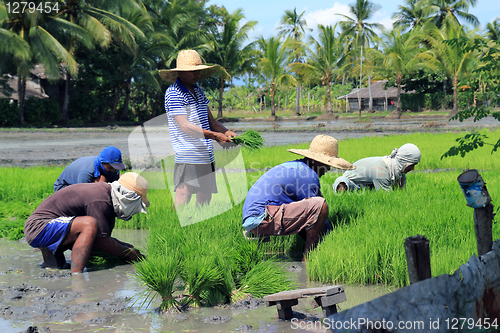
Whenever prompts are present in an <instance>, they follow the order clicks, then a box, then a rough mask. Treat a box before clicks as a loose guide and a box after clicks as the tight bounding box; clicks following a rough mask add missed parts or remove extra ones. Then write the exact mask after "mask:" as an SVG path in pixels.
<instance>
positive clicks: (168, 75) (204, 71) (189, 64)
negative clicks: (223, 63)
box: [159, 50, 220, 82]
mask: <svg viewBox="0 0 500 333" xmlns="http://www.w3.org/2000/svg"><path fill="white" fill-rule="evenodd" d="M219 68H220V66H219V65H211V66H209V65H204V64H203V62H202V61H201V57H200V55H199V54H198V52H196V51H195V50H183V51H181V52H179V54H178V55H177V67H176V68H174V69H162V70H160V71H159V74H160V77H161V78H162V79H163V80H165V81H169V82H175V80H176V79H177V77H179V72H190V71H200V78H199V81H201V80H205V79H206V78H208V77H210V76H212V75H213V74H215V73H216V72H217V71H218V70H219Z"/></svg>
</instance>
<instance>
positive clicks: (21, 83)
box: [17, 75, 26, 125]
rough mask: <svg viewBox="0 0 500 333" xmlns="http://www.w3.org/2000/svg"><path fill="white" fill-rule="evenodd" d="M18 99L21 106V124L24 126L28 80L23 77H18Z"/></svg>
mask: <svg viewBox="0 0 500 333" xmlns="http://www.w3.org/2000/svg"><path fill="white" fill-rule="evenodd" d="M17 96H18V97H17V98H18V100H17V101H18V106H19V124H21V125H24V124H25V121H24V105H25V98H26V78H25V77H23V76H22V75H19V76H18V80H17Z"/></svg>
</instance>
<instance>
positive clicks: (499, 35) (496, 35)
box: [486, 17, 500, 41]
mask: <svg viewBox="0 0 500 333" xmlns="http://www.w3.org/2000/svg"><path fill="white" fill-rule="evenodd" d="M486 35H487V36H488V38H489V39H490V40H494V41H499V40H500V18H498V17H497V18H496V19H495V20H494V21H493V22H490V23H488V24H487V25H486Z"/></svg>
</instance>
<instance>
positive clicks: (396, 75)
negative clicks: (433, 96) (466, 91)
mask: <svg viewBox="0 0 500 333" xmlns="http://www.w3.org/2000/svg"><path fill="white" fill-rule="evenodd" d="M381 39H382V50H381V51H377V50H373V51H372V52H371V53H372V54H373V56H374V57H375V58H376V59H379V60H380V63H379V64H380V66H379V67H378V72H379V73H380V74H381V75H382V76H385V77H387V78H388V79H391V78H392V79H394V81H395V83H396V86H397V105H396V115H397V117H398V118H399V117H401V83H402V82H403V79H404V78H405V77H408V76H410V75H411V74H413V73H415V72H416V71H417V70H419V69H424V68H426V67H427V68H430V69H431V70H436V69H437V64H436V60H435V58H434V55H433V53H432V52H431V51H429V50H426V49H421V48H420V47H419V44H420V42H421V41H422V39H423V36H422V34H421V33H420V31H418V30H414V31H412V32H409V33H406V34H403V33H402V30H401V28H395V29H393V30H391V31H384V32H383V36H382V38H381Z"/></svg>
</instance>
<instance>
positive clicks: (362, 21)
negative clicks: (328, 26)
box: [337, 0, 382, 118]
mask: <svg viewBox="0 0 500 333" xmlns="http://www.w3.org/2000/svg"><path fill="white" fill-rule="evenodd" d="M376 9H377V7H376V6H375V4H373V3H372V2H370V1H369V0H356V3H355V4H354V5H350V6H349V12H350V14H351V15H352V17H350V16H347V15H344V14H337V15H341V16H343V17H344V18H345V19H346V20H343V21H340V23H341V27H342V30H343V31H342V33H341V34H340V36H339V38H341V39H342V38H348V39H349V40H350V44H351V45H350V46H349V50H350V51H352V52H355V53H357V52H359V63H360V72H359V89H361V81H362V77H363V49H365V51H366V48H367V47H368V46H369V45H370V43H373V42H374V41H375V39H376V38H377V34H376V33H375V31H373V29H382V25H381V24H380V23H368V22H367V21H368V20H369V19H370V18H371V17H372V15H373V14H374V12H375V11H376ZM358 103H359V117H360V118H361V98H358Z"/></svg>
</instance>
